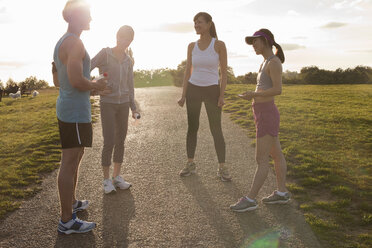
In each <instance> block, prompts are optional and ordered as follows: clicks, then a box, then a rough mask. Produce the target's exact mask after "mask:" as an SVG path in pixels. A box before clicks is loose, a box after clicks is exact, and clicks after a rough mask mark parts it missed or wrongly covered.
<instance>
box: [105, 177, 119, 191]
mask: <svg viewBox="0 0 372 248" xmlns="http://www.w3.org/2000/svg"><path fill="white" fill-rule="evenodd" d="M103 189H104V191H105V194H110V193H111V192H116V189H115V187H114V185H113V184H112V181H111V179H105V180H103Z"/></svg>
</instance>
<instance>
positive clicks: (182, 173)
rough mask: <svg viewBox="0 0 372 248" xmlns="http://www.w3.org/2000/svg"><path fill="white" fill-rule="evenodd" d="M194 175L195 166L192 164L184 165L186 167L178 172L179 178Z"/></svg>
mask: <svg viewBox="0 0 372 248" xmlns="http://www.w3.org/2000/svg"><path fill="white" fill-rule="evenodd" d="M195 173H196V164H195V163H194V162H191V163H190V162H188V163H187V164H186V167H185V168H183V169H182V170H181V171H180V176H181V177H187V176H190V175H191V174H195Z"/></svg>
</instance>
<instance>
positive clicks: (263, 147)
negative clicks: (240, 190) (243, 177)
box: [248, 135, 274, 199]
mask: <svg viewBox="0 0 372 248" xmlns="http://www.w3.org/2000/svg"><path fill="white" fill-rule="evenodd" d="M273 145H274V137H272V136H270V135H265V136H264V137H261V138H257V144H256V161H257V170H256V173H255V175H254V179H253V183H252V186H251V190H250V192H249V194H248V197H249V198H251V199H255V198H256V197H257V195H258V192H259V191H260V189H261V187H262V185H263V184H264V182H265V180H266V178H267V174H268V173H269V169H270V164H269V155H270V151H271V149H272V147H273Z"/></svg>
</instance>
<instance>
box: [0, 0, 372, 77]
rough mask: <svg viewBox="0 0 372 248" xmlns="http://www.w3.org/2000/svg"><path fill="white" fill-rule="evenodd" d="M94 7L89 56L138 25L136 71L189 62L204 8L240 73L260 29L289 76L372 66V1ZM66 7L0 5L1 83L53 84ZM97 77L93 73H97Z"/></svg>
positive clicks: (251, 57) (39, 2)
mask: <svg viewBox="0 0 372 248" xmlns="http://www.w3.org/2000/svg"><path fill="white" fill-rule="evenodd" d="M87 2H88V3H89V4H90V5H91V15H92V18H93V20H92V22H91V28H90V30H89V31H84V32H83V33H82V35H81V39H82V40H83V42H84V44H85V47H86V50H87V51H88V53H89V55H90V57H91V58H92V57H94V56H95V55H96V54H97V53H98V52H99V51H100V50H101V49H102V48H104V47H113V46H115V37H116V31H117V30H118V28H119V27H120V26H122V25H124V24H127V25H131V26H132V27H133V28H134V30H135V37H134V41H133V43H132V45H131V48H132V50H133V53H134V58H135V60H136V64H135V68H134V69H135V70H155V69H161V68H170V69H176V67H177V65H178V64H180V63H181V62H182V61H183V60H185V59H186V53H187V45H188V44H189V43H190V42H193V41H196V40H197V39H198V36H197V35H196V34H195V31H194V27H193V17H194V15H195V14H196V13H198V12H200V11H205V12H208V13H210V14H211V15H212V17H213V21H214V22H215V24H216V28H217V34H218V38H219V39H220V40H222V41H224V42H225V44H226V47H227V51H228V65H229V66H230V67H232V68H233V71H234V74H235V76H239V75H244V74H246V73H248V72H257V71H258V68H259V66H260V64H261V62H262V57H261V56H257V55H256V54H255V53H254V51H253V48H252V47H251V46H248V45H247V44H245V42H244V37H245V36H247V35H252V34H253V33H254V32H255V31H256V30H258V29H260V28H268V29H270V30H271V31H272V32H273V34H274V36H275V40H276V42H277V43H278V44H280V45H281V46H282V48H283V50H284V53H285V56H286V61H285V63H284V64H283V71H287V70H288V71H297V72H299V71H300V70H301V68H303V67H307V66H317V67H318V68H320V69H325V70H335V69H337V68H341V69H346V68H354V67H356V66H358V65H362V66H369V67H372V61H371V59H370V57H371V55H372V49H371V48H370V38H371V37H372V17H371V16H370V15H369V14H368V13H371V10H372V0H349V1H347V0H318V1H310V0H303V1H295V0H284V1H280V2H279V1H275V0H261V1H258V0H230V1H229V0H215V1H213V0H204V1H196V0H190V1H187V2H186V1H182V2H178V1H177V2H175V1H170V0H160V1H157V2H153V1H146V0H142V1H141V0H139V1H136V2H134V1H133V2H127V3H123V2H122V1H119V0H112V1H110V2H109V4H108V2H103V1H98V0H87ZM65 3H66V1H65V0H57V1H46V0H34V1H26V0H13V1H11V0H0V27H2V30H3V33H4V34H6V35H3V36H2V46H1V47H0V54H1V56H0V80H1V81H2V82H3V83H4V84H5V83H6V81H7V80H8V79H9V78H12V79H13V80H15V81H17V82H19V81H22V80H24V79H25V78H27V77H29V76H36V77H37V78H38V79H43V80H46V81H48V82H49V83H50V84H51V83H52V74H51V62H52V59H53V50H54V46H55V44H56V42H57V41H58V39H59V38H60V37H61V36H62V35H63V34H64V33H65V32H66V30H67V23H66V22H65V21H64V20H63V18H62V9H63V7H64V5H65ZM20 6H21V8H20ZM35 6H37V7H35ZM269 6H271V8H270V7H269ZM31 9H32V10H33V11H29V10H31ZM170 10H171V11H170ZM278 20H280V21H278ZM255 23H259V24H255ZM274 51H275V49H274ZM97 74H98V72H97V71H93V72H92V76H94V75H97Z"/></svg>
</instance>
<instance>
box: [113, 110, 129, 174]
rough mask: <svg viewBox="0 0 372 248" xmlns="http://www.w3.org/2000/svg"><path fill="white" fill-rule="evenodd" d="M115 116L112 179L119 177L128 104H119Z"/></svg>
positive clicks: (126, 129) (126, 126)
mask: <svg viewBox="0 0 372 248" xmlns="http://www.w3.org/2000/svg"><path fill="white" fill-rule="evenodd" d="M118 107H119V109H118V111H117V112H116V116H115V123H114V124H115V147H114V157H113V162H114V172H113V177H116V176H118V175H120V169H121V164H122V163H123V158H124V149H125V148H124V142H125V138H126V136H127V131H128V116H129V103H125V104H120V105H119V106H118Z"/></svg>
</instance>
